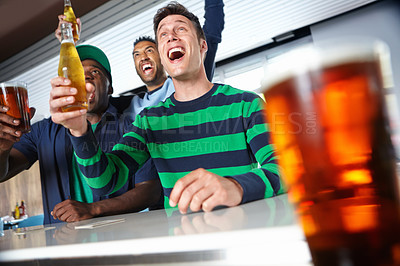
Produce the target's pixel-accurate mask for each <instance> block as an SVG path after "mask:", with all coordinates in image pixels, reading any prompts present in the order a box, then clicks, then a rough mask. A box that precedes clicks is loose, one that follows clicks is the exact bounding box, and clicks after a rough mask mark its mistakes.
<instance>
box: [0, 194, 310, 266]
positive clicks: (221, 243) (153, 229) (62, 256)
mask: <svg viewBox="0 0 400 266" xmlns="http://www.w3.org/2000/svg"><path fill="white" fill-rule="evenodd" d="M0 264H1V265H55V264H57V265H58V266H59V265H110V264H112V265H122V264H130V265H134V264H140V265H143V264H151V265H161V264H162V265H312V263H311V255H310V253H309V250H308V246H307V243H306V241H305V240H304V235H303V233H302V231H301V228H300V227H299V225H298V224H297V221H296V217H295V215H294V210H293V207H292V206H291V205H290V203H289V202H288V198H287V195H286V194H284V195H280V196H277V197H273V198H269V199H263V200H258V201H254V202H250V203H247V204H243V205H240V206H237V207H232V208H219V209H217V210H214V211H212V212H209V213H204V212H197V213H189V214H186V215H182V214H180V213H179V212H178V211H173V212H172V213H170V212H167V211H166V210H156V211H150V212H141V213H131V214H124V215H115V216H107V217H99V218H94V219H90V220H85V221H80V222H76V223H59V224H52V225H45V226H36V227H27V228H19V229H13V230H5V231H4V235H3V236H0Z"/></svg>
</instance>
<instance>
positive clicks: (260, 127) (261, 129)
mask: <svg viewBox="0 0 400 266" xmlns="http://www.w3.org/2000/svg"><path fill="white" fill-rule="evenodd" d="M265 132H268V130H267V127H266V124H257V125H254V126H253V127H252V128H250V129H248V130H247V142H248V143H250V141H251V140H252V139H253V138H255V137H257V136H258V135H260V134H262V133H265Z"/></svg>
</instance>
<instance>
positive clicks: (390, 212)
mask: <svg viewBox="0 0 400 266" xmlns="http://www.w3.org/2000/svg"><path fill="white" fill-rule="evenodd" d="M330 44H332V45H321V46H319V47H316V46H313V45H310V46H306V47H303V48H299V49H297V50H294V51H291V52H289V53H286V54H284V55H282V56H281V60H278V62H277V63H275V64H271V66H270V67H268V68H267V71H266V79H265V81H264V83H263V86H262V89H263V94H264V96H265V100H266V108H265V110H266V117H267V120H268V123H269V127H270V131H271V137H272V141H273V143H274V145H275V147H276V149H277V153H278V154H279V164H280V166H281V167H282V172H283V179H284V182H285V183H286V185H287V187H288V193H289V197H290V200H291V202H292V203H293V204H294V205H295V207H296V212H297V214H298V217H299V222H300V224H301V226H302V228H303V231H304V233H305V236H306V239H307V242H308V245H309V248H310V251H311V255H312V258H313V262H314V264H315V265H324V266H325V265H400V237H399V231H400V212H399V210H400V209H399V193H398V181H397V175H396V157H395V151H394V148H393V145H392V142H391V135H390V130H389V126H388V118H387V115H386V114H387V109H386V107H385V100H384V99H385V93H386V90H387V88H385V86H384V84H385V80H387V79H388V78H390V77H388V74H390V71H387V70H389V69H390V63H389V67H388V58H389V52H388V49H387V46H386V45H385V44H384V43H382V42H381V41H376V40H373V41H372V40H371V41H363V42H348V43H345V42H343V43H340V42H339V41H334V42H330ZM385 69H386V71H383V70H385ZM268 70H270V71H268Z"/></svg>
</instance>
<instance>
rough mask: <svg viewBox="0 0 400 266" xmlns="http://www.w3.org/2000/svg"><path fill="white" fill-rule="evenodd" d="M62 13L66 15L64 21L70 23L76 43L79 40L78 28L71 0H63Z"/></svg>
mask: <svg viewBox="0 0 400 266" xmlns="http://www.w3.org/2000/svg"><path fill="white" fill-rule="evenodd" d="M64 15H65V16H66V18H65V21H68V22H69V23H72V33H73V34H74V42H75V43H76V42H77V41H78V40H79V34H78V33H79V29H78V23H77V22H76V17H75V13H74V10H73V9H72V5H71V0H64Z"/></svg>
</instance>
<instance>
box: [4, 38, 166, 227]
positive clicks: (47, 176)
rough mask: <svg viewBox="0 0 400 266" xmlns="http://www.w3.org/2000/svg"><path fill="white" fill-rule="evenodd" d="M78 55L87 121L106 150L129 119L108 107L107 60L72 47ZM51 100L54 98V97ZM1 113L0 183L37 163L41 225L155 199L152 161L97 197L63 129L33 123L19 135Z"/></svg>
mask: <svg viewBox="0 0 400 266" xmlns="http://www.w3.org/2000/svg"><path fill="white" fill-rule="evenodd" d="M77 50H78V53H79V56H80V58H81V61H82V65H83V68H84V71H85V79H86V83H87V84H90V86H91V87H92V90H91V93H90V95H89V96H88V116H87V120H88V121H89V122H90V124H91V126H92V129H93V131H94V132H95V134H96V138H97V139H98V141H99V144H100V146H101V147H102V149H105V150H108V151H111V149H112V147H113V146H114V145H115V144H116V143H118V141H119V139H120V138H121V137H122V135H123V134H124V133H125V132H127V128H128V127H129V126H130V124H131V123H132V120H130V119H129V117H126V116H123V115H121V114H119V113H118V112H117V110H116V108H115V107H114V106H113V105H111V104H109V95H111V94H112V92H113V87H112V78H111V67H110V63H109V61H108V59H107V57H106V55H105V54H104V53H103V52H102V51H101V50H100V49H99V48H97V47H94V46H91V45H81V46H77ZM69 83H70V81H69V80H68V79H65V78H63V77H56V78H53V79H52V80H51V86H52V87H53V88H54V87H60V86H63V85H68V84H69ZM87 86H89V85H87ZM50 98H51V99H56V98H57V95H51V96H50ZM6 109H7V107H6ZM6 109H4V108H3V107H2V106H0V165H2V166H5V167H1V169H0V181H5V180H8V179H9V178H11V177H13V176H15V175H16V174H18V173H19V172H21V171H23V170H25V169H28V168H29V167H30V166H31V165H33V163H34V162H36V161H37V160H39V164H40V174H41V185H42V199H43V210H44V224H48V223H55V222H59V221H67V222H73V221H78V220H83V219H88V218H91V217H94V216H101V215H111V214H117V213H125V212H132V211H140V210H142V209H145V208H147V207H148V206H150V205H153V204H154V203H156V202H157V200H158V199H159V195H160V193H161V186H160V184H159V179H158V175H157V172H156V171H155V167H154V166H153V163H152V161H151V160H148V161H147V162H146V163H145V166H144V168H143V170H142V171H141V172H138V173H136V174H135V175H131V176H130V177H129V180H128V181H127V184H125V185H124V186H122V187H119V188H118V189H116V190H114V191H113V192H112V193H111V194H110V195H108V196H105V197H96V196H95V195H93V194H92V192H91V189H90V188H89V187H88V185H87V184H86V182H85V181H83V177H82V176H81V174H80V173H79V170H78V168H77V163H76V160H75V158H74V157H73V149H72V145H71V142H70V140H69V137H68V135H67V129H65V128H64V127H63V126H62V125H57V124H55V123H53V122H52V120H51V118H49V119H43V120H42V121H39V122H37V123H35V124H34V125H32V130H31V132H29V133H27V134H24V135H21V132H18V131H17V132H15V131H14V130H13V128H12V127H11V125H13V121H14V120H13V118H12V117H10V116H8V115H6V114H5V112H6ZM17 123H18V122H17Z"/></svg>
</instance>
